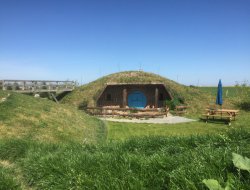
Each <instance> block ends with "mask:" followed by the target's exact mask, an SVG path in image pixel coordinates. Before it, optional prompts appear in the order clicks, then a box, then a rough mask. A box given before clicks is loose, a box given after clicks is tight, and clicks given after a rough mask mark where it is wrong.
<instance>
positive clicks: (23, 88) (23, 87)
mask: <svg viewBox="0 0 250 190" xmlns="http://www.w3.org/2000/svg"><path fill="white" fill-rule="evenodd" d="M22 90H25V81H23V86H22Z"/></svg>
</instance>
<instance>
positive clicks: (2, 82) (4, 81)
mask: <svg viewBox="0 0 250 190" xmlns="http://www.w3.org/2000/svg"><path fill="white" fill-rule="evenodd" d="M2 84H3V90H6V88H5V81H4V80H3V82H2Z"/></svg>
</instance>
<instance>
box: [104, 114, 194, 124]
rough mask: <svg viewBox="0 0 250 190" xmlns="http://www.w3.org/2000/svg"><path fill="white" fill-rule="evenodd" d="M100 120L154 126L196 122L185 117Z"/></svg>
mask: <svg viewBox="0 0 250 190" xmlns="http://www.w3.org/2000/svg"><path fill="white" fill-rule="evenodd" d="M100 119H102V120H106V121H115V122H125V123H155V124H164V123H166V124H175V123H186V122H193V121H196V120H193V119H188V118H185V117H180V116H168V117H163V118H149V119H135V118H133V119H126V118H124V119H123V118H122V119H118V118H112V117H101V118H100Z"/></svg>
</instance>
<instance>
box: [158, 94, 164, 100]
mask: <svg viewBox="0 0 250 190" xmlns="http://www.w3.org/2000/svg"><path fill="white" fill-rule="evenodd" d="M159 100H160V101H163V100H164V96H163V94H162V93H160V94H159Z"/></svg>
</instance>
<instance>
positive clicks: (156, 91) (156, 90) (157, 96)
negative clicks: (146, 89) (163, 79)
mask: <svg viewBox="0 0 250 190" xmlns="http://www.w3.org/2000/svg"><path fill="white" fill-rule="evenodd" d="M158 100H159V89H158V88H157V87H156V88H155V108H158Z"/></svg>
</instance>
